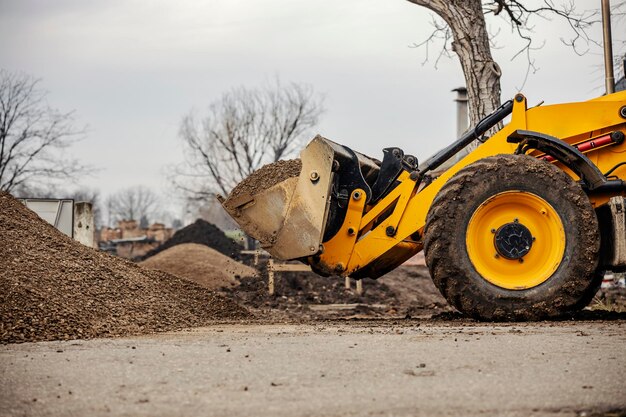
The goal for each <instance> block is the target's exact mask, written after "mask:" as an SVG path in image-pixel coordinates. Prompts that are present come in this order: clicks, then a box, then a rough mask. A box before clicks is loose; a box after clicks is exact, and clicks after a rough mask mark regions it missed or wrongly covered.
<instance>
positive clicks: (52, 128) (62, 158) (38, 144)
mask: <svg viewBox="0 0 626 417" xmlns="http://www.w3.org/2000/svg"><path fill="white" fill-rule="evenodd" d="M46 96H47V93H46V92H45V91H43V90H41V89H40V88H39V80H38V79H36V78H33V77H32V76H30V75H26V74H22V73H13V72H9V71H7V70H4V69H0V190H4V191H8V192H11V191H12V190H15V189H16V188H17V187H20V186H22V185H26V184H27V183H28V184H29V185H32V184H37V183H40V182H49V181H50V180H68V179H74V178H76V177H77V176H78V175H79V174H81V173H83V172H84V171H85V168H84V167H83V166H81V165H79V164H78V163H77V162H76V161H75V160H71V159H68V158H67V156H66V155H65V150H66V149H67V148H68V147H69V146H70V145H71V144H72V143H73V142H75V141H76V140H77V139H79V138H80V136H81V135H82V133H83V130H79V129H76V128H75V127H74V119H73V115H72V113H71V112H70V113H61V112H59V111H58V110H55V109H53V108H51V107H49V106H48V104H47V102H46Z"/></svg>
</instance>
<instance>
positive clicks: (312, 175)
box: [309, 171, 320, 182]
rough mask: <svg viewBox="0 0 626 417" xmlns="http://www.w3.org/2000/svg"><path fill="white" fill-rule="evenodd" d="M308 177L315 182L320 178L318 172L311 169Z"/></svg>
mask: <svg viewBox="0 0 626 417" xmlns="http://www.w3.org/2000/svg"><path fill="white" fill-rule="evenodd" d="M309 178H310V179H311V181H313V182H316V181H318V180H319V179H320V174H318V172H317V171H311V173H310V174H309Z"/></svg>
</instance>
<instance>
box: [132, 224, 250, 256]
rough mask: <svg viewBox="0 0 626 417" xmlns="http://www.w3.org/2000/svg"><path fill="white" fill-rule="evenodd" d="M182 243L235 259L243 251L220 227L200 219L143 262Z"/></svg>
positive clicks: (176, 234) (153, 251)
mask: <svg viewBox="0 0 626 417" xmlns="http://www.w3.org/2000/svg"><path fill="white" fill-rule="evenodd" d="M182 243H198V244H200V245H205V246H208V247H210V248H212V249H215V250H216V251H218V252H220V253H222V254H224V255H226V256H229V257H231V258H233V259H239V252H241V249H243V248H242V247H241V245H239V244H238V243H237V242H235V241H234V240H232V239H231V238H229V237H228V236H226V235H225V234H224V232H222V230H221V229H220V228H219V227H217V226H215V225H214V224H212V223H209V222H207V221H205V220H202V219H198V220H196V221H195V222H194V223H192V224H190V225H189V226H185V227H183V228H182V229H180V230H179V231H177V232H176V233H174V236H172V237H171V238H170V239H168V240H166V241H165V242H164V243H163V244H162V245H161V246H159V247H157V248H154V249H152V250H151V251H150V252H148V253H146V255H145V256H144V257H143V258H142V260H143V259H148V258H149V257H151V256H154V255H156V254H157V253H159V252H162V251H164V250H165V249H169V248H171V247H172V246H176V245H180V244H182Z"/></svg>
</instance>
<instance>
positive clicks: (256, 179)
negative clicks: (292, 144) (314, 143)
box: [227, 159, 302, 201]
mask: <svg viewBox="0 0 626 417" xmlns="http://www.w3.org/2000/svg"><path fill="white" fill-rule="evenodd" d="M300 171H302V161H301V160H300V159H289V160H286V161H277V162H274V163H272V164H267V165H264V166H262V167H261V168H259V169H257V170H256V171H254V172H253V173H252V174H251V175H250V176H249V177H247V178H245V179H244V180H243V181H241V182H240V183H239V184H237V186H236V187H235V188H233V190H232V191H231V192H230V194H229V195H228V200H233V199H235V198H237V197H239V196H242V195H255V194H258V193H259V192H260V191H263V190H267V189H268V188H270V187H271V186H273V185H276V184H278V183H279V182H281V181H284V180H286V179H288V178H292V177H297V176H298V175H300ZM228 200H227V201H228Z"/></svg>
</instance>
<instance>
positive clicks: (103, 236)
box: [98, 220, 174, 259]
mask: <svg viewBox="0 0 626 417" xmlns="http://www.w3.org/2000/svg"><path fill="white" fill-rule="evenodd" d="M173 234H174V229H172V228H171V227H165V225H164V224H163V223H154V224H152V225H150V226H148V228H147V229H142V228H140V227H139V225H138V223H137V221H136V220H120V221H118V222H117V227H116V228H111V227H103V228H102V229H100V230H99V231H98V247H99V248H100V250H103V251H105V252H109V253H112V254H114V255H117V256H120V257H122V258H127V259H136V258H139V257H141V256H143V255H145V254H146V253H148V251H150V250H151V249H154V248H156V247H157V246H159V245H160V244H162V243H163V242H165V241H166V240H167V239H169V238H170V237H172V235H173Z"/></svg>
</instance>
